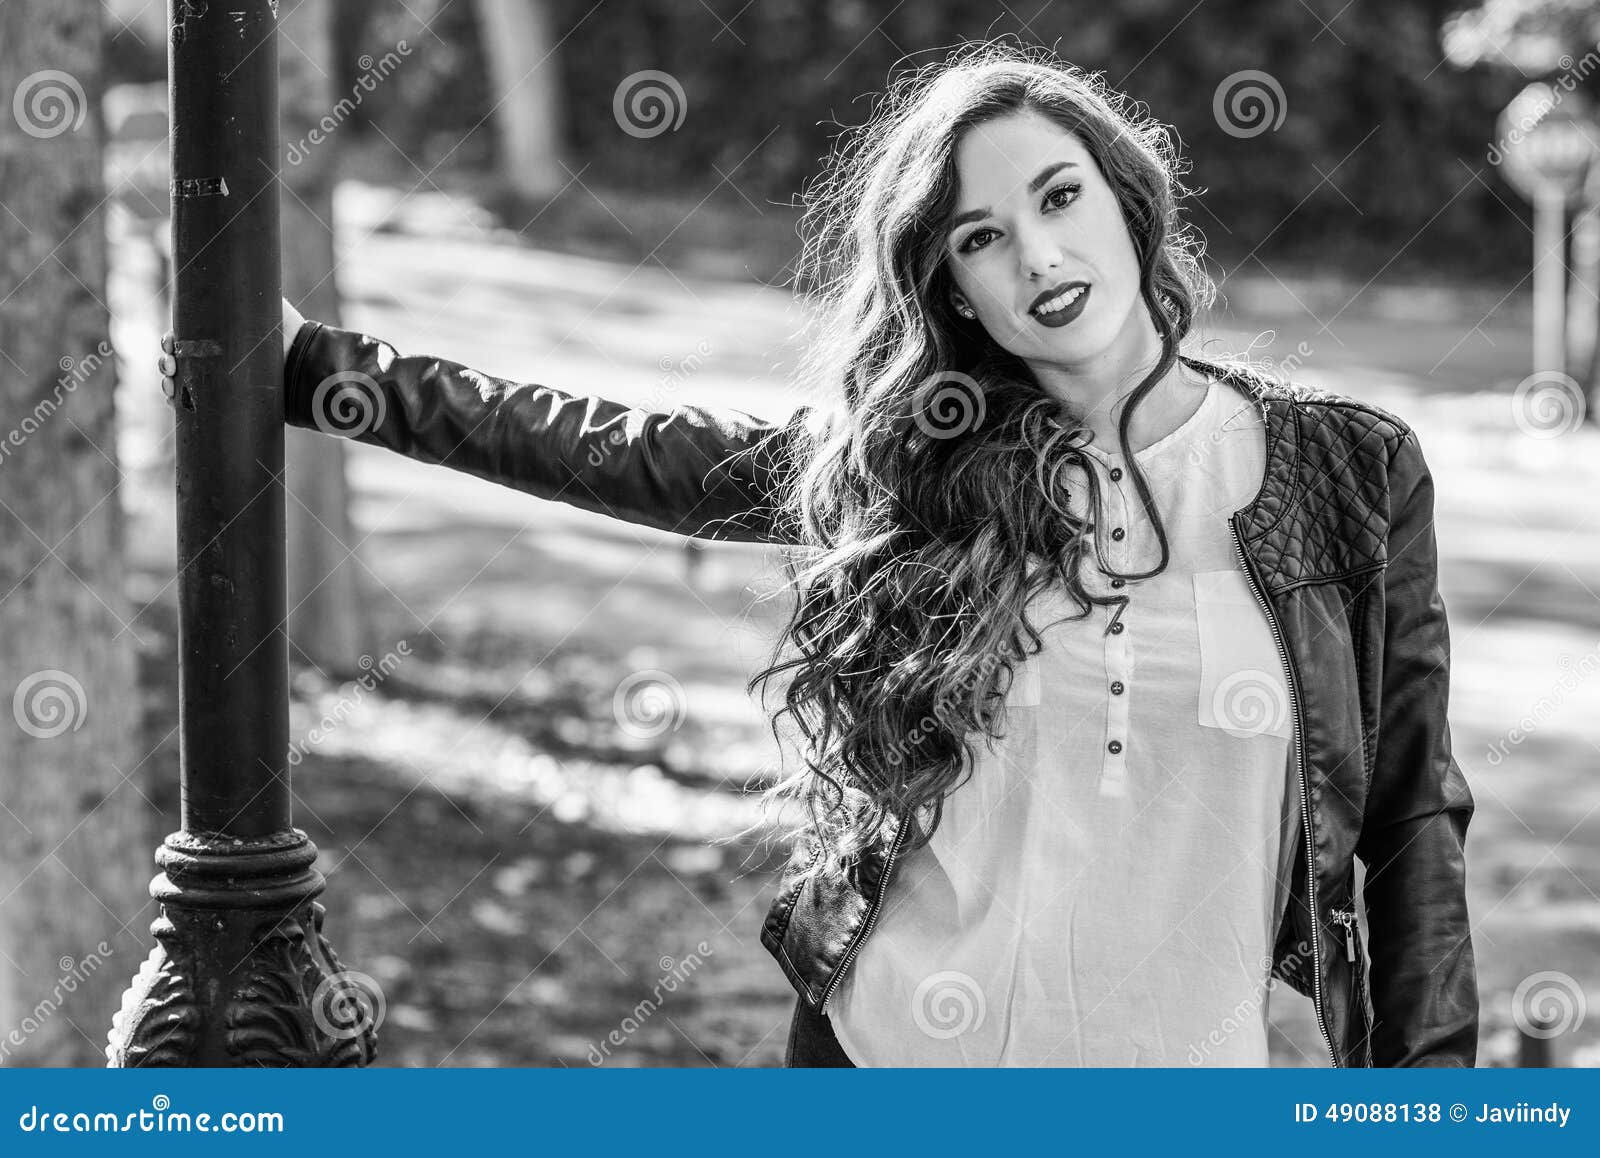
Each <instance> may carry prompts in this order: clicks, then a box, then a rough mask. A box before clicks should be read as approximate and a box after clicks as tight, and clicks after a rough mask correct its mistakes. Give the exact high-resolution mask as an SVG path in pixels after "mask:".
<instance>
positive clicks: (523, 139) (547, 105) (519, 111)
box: [478, 0, 566, 200]
mask: <svg viewBox="0 0 1600 1158" xmlns="http://www.w3.org/2000/svg"><path fill="white" fill-rule="evenodd" d="M478 27H479V31H480V34H481V35H482V36H483V42H484V45H483V46H484V51H485V53H486V54H487V56H488V58H489V68H490V72H491V74H492V77H493V82H494V83H493V90H494V99H495V100H496V102H498V103H497V104H496V105H495V110H494V120H495V128H496V130H497V139H498V140H499V143H500V172H501V174H502V176H503V177H504V178H505V179H506V181H507V183H508V184H509V185H510V186H511V187H512V188H513V189H515V190H516V191H517V192H518V193H520V194H522V195H523V196H526V197H529V198H533V199H536V200H543V199H545V198H549V197H553V196H555V194H556V193H557V192H559V191H560V189H561V187H562V185H563V184H565V181H566V177H565V174H564V173H563V172H562V170H561V165H560V157H561V146H560V125H561V84H560V78H559V75H558V73H557V70H556V42H555V35H554V32H553V21H552V20H551V16H550V10H549V7H548V5H547V4H546V3H545V0H478Z"/></svg>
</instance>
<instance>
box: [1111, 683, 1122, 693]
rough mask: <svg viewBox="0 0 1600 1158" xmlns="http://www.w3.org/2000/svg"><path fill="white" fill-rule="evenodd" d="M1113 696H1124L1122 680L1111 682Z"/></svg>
mask: <svg viewBox="0 0 1600 1158" xmlns="http://www.w3.org/2000/svg"><path fill="white" fill-rule="evenodd" d="M1111 694H1112V695H1114V696H1120V695H1121V694H1122V681H1121V680H1112V681H1111Z"/></svg>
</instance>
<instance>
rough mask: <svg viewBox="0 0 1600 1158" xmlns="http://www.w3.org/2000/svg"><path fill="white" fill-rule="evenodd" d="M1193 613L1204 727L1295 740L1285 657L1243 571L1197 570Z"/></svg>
mask: <svg viewBox="0 0 1600 1158" xmlns="http://www.w3.org/2000/svg"><path fill="white" fill-rule="evenodd" d="M1194 614H1195V625H1196V627H1197V629H1198V632H1199V637H1200V694H1199V704H1198V716H1197V719H1198V721H1199V723H1200V725H1201V726H1202V727H1206V728H1220V729H1222V730H1223V731H1225V732H1227V733H1228V734H1229V735H1230V736H1238V737H1240V738H1244V737H1248V736H1280V737H1282V738H1283V739H1286V740H1287V739H1290V738H1292V736H1293V728H1294V721H1293V718H1292V712H1291V711H1290V708H1291V705H1290V703H1289V688H1288V684H1287V683H1286V681H1285V677H1284V672H1283V659H1282V657H1281V656H1280V655H1279V653H1278V645H1277V644H1276V643H1274V642H1273V639H1272V628H1271V627H1270V626H1269V625H1268V623H1267V619H1266V613H1265V612H1263V611H1262V610H1261V605H1260V604H1259V603H1258V602H1257V601H1256V597H1255V596H1254V595H1253V594H1251V591H1250V581H1249V580H1248V579H1247V578H1246V577H1245V574H1244V572H1243V571H1238V570H1233V571H1199V572H1196V573H1195V575H1194Z"/></svg>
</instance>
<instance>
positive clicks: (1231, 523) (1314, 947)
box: [1228, 512, 1340, 1067]
mask: <svg viewBox="0 0 1600 1158" xmlns="http://www.w3.org/2000/svg"><path fill="white" fill-rule="evenodd" d="M1237 519H1238V512H1235V513H1234V514H1232V515H1229V516H1228V529H1229V530H1230V531H1232V532H1233V545H1234V546H1235V547H1236V548H1237V549H1238V551H1239V561H1240V562H1241V563H1242V564H1243V565H1244V574H1245V578H1246V579H1248V580H1249V581H1250V591H1251V593H1252V594H1254V595H1255V597H1256V602H1258V603H1259V604H1260V605H1261V610H1262V612H1263V613H1264V614H1265V615H1266V617H1267V626H1268V627H1270V628H1271V629H1272V641H1273V642H1274V643H1276V644H1277V645H1278V654H1279V656H1280V657H1282V659H1283V670H1284V675H1285V678H1287V679H1288V681H1289V704H1290V707H1291V708H1292V709H1293V712H1294V764H1295V771H1296V773H1297V774H1298V775H1299V778H1300V801H1301V810H1300V816H1301V820H1302V822H1303V827H1304V829H1305V836H1306V893H1307V898H1308V899H1309V901H1310V904H1311V1004H1312V1005H1313V1006H1314V1007H1315V1008H1316V1013H1317V1028H1319V1029H1320V1030H1321V1031H1322V1040H1323V1042H1324V1043H1326V1045H1327V1047H1328V1056H1329V1057H1330V1058H1331V1059H1332V1060H1333V1064H1334V1066H1335V1067H1338V1066H1339V1065H1340V1062H1339V1051H1338V1050H1336V1049H1334V1048H1333V1034H1332V1033H1330V1032H1329V1031H1328V1017H1327V1013H1326V1011H1325V1010H1324V1009H1323V1007H1322V954H1321V952H1320V949H1319V945H1320V942H1321V941H1322V921H1321V918H1319V917H1318V916H1317V858H1316V848H1317V845H1316V841H1315V839H1314V838H1313V835H1312V831H1311V785H1310V782H1309V781H1308V779H1307V777H1306V765H1305V758H1304V757H1305V752H1304V750H1303V749H1302V747H1301V737H1303V736H1304V735H1305V726H1304V722H1303V721H1302V720H1301V719H1300V697H1299V695H1298V694H1297V689H1296V688H1295V680H1294V664H1293V663H1292V661H1291V660H1290V658H1289V649H1288V648H1286V647H1285V646H1284V644H1283V633H1282V632H1281V631H1280V630H1279V629H1278V619H1277V616H1275V615H1274V614H1273V613H1272V605H1271V604H1270V603H1268V602H1267V597H1266V595H1265V594H1264V593H1263V592H1262V590H1261V585H1260V583H1258V582H1257V580H1256V573H1255V571H1254V569H1253V568H1252V567H1251V564H1250V557H1249V556H1248V555H1246V554H1245V551H1244V539H1243V538H1242V537H1241V536H1240V534H1239V524H1238V522H1237Z"/></svg>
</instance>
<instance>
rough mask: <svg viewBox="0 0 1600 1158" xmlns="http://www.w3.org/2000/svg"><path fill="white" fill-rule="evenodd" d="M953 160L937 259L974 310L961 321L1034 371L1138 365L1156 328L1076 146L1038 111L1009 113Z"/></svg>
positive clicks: (1128, 245)
mask: <svg viewBox="0 0 1600 1158" xmlns="http://www.w3.org/2000/svg"><path fill="white" fill-rule="evenodd" d="M955 164H956V180H957V186H956V189H957V194H956V209H955V214H954V215H953V216H952V218H951V225H950V228H949V232H948V234H947V235H946V237H945V255H946V260H947V261H948V262H949V264H950V271H951V273H952V275H953V280H954V282H955V288H956V291H957V292H956V294H955V295H953V298H954V301H955V302H956V304H957V306H958V308H959V307H961V306H965V307H966V308H968V309H971V310H974V311H976V313H977V317H976V318H975V319H970V320H969V319H966V318H965V317H963V324H965V325H972V326H976V325H981V326H983V328H984V329H986V330H987V331H988V332H989V334H990V336H991V337H993V338H994V340H995V341H996V342H998V343H1000V345H1001V346H1002V347H1004V348H1005V349H1006V350H1008V351H1010V352H1011V353H1012V354H1015V355H1016V356H1017V357H1019V358H1021V359H1023V360H1024V361H1025V362H1027V363H1029V364H1030V365H1036V366H1037V365H1039V364H1044V365H1050V366H1060V367H1063V368H1066V369H1069V370H1071V369H1077V370H1088V369H1090V368H1104V367H1108V366H1122V365H1126V364H1128V362H1129V361H1132V360H1136V359H1137V358H1138V357H1140V356H1141V354H1142V353H1143V351H1144V347H1145V346H1146V345H1147V335H1146V333H1145V331H1146V330H1149V331H1150V332H1151V333H1152V334H1153V328H1152V327H1151V325H1150V322H1149V315H1148V311H1147V310H1146V309H1145V307H1144V303H1143V300H1142V299H1141V298H1140V296H1139V265H1138V258H1137V256H1136V255H1135V253H1134V249H1133V242H1132V240H1131V239H1130V238H1129V236H1128V228H1127V224H1126V222H1125V221H1124V220H1123V217H1122V210H1121V208H1120V206H1119V205H1118V204H1117V199H1116V196H1115V194H1114V193H1113V192H1112V190H1111V186H1110V185H1108V184H1107V183H1106V180H1105V178H1104V176H1102V175H1101V172H1100V168H1099V166H1098V165H1097V164H1096V163H1095V161H1094V159H1093V157H1091V156H1090V155H1089V152H1088V150H1087V149H1085V148H1084V146H1083V145H1082V144H1081V143H1080V142H1079V140H1078V138H1077V137H1076V136H1075V135H1073V134H1072V133H1070V132H1068V131H1067V130H1066V129H1063V128H1061V127H1060V126H1059V125H1057V124H1055V123H1054V122H1053V121H1051V120H1049V119H1048V118H1046V117H1043V116H1040V115H1039V114H1038V113H1035V112H1031V111H1028V112H1020V113H1008V114H1006V115H1005V116H1002V117H997V118H996V119H994V120H991V121H987V122H985V123H984V124H981V125H978V126H976V127H974V128H972V129H970V130H968V131H967V132H966V133H965V134H964V135H963V136H962V138H961V139H960V140H959V141H958V142H957V144H956V151H955ZM1074 287H1083V288H1081V292H1080V293H1079V296H1078V297H1077V299H1076V300H1073V299H1072V297H1071V293H1070V290H1071V288H1074ZM1063 288H1065V289H1067V291H1068V292H1066V293H1065V294H1063V293H1059V292H1056V291H1060V290H1062V289H1063ZM1046 299H1049V300H1046ZM1063 302H1065V303H1066V305H1065V306H1064V308H1063V307H1062V303H1063ZM1051 305H1054V306H1055V307H1056V308H1055V309H1054V310H1042V309H1041V308H1040V307H1041V306H1046V307H1047V306H1051Z"/></svg>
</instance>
